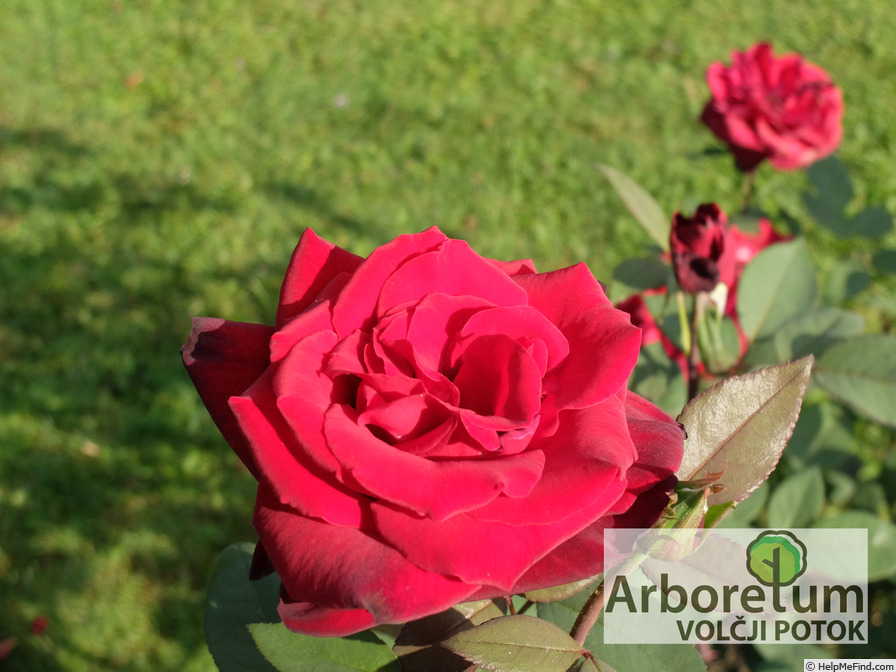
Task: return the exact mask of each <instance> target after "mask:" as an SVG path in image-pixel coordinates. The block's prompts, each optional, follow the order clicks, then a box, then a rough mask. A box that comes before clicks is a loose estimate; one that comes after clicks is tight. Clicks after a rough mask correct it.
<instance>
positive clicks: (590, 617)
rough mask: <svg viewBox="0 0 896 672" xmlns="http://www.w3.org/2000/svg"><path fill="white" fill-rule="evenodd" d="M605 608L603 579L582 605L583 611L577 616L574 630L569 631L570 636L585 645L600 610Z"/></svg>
mask: <svg viewBox="0 0 896 672" xmlns="http://www.w3.org/2000/svg"><path fill="white" fill-rule="evenodd" d="M603 608H604V582H603V581H601V582H600V585H598V587H597V590H595V591H594V592H593V593H591V596H590V597H589V598H588V601H587V602H585V606H584V607H582V611H580V612H579V615H578V617H577V618H576V622H575V625H573V626H572V630H570V632H569V634H570V636H571V637H572V638H573V639H574V640H576V641H577V642H578V643H579V644H581V645H582V646H584V645H585V640H586V639H587V638H588V633H590V632H591V628H593V627H594V624H595V623H597V619H598V618H599V617H600V612H601V610H602V609H603Z"/></svg>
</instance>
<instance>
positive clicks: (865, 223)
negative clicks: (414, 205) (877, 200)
mask: <svg viewBox="0 0 896 672" xmlns="http://www.w3.org/2000/svg"><path fill="white" fill-rule="evenodd" d="M849 228H850V229H851V231H852V234H853V235H854V236H865V237H866V238H882V237H884V236H885V235H887V234H888V233H890V231H892V230H893V216H892V215H891V214H890V212H889V210H887V209H886V208H884V207H881V206H879V205H873V206H871V207H870V208H865V209H864V210H862V211H861V212H859V213H858V214H856V216H855V217H853V218H852V219H851V220H850V222H849Z"/></svg>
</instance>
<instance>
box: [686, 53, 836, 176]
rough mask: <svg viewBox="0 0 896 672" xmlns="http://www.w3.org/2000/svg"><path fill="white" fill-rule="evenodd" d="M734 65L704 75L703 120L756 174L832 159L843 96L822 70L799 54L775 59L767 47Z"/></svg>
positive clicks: (717, 66)
mask: <svg viewBox="0 0 896 672" xmlns="http://www.w3.org/2000/svg"><path fill="white" fill-rule="evenodd" d="M731 58H732V64H731V66H730V67H725V66H724V65H723V64H721V63H713V64H712V65H711V66H709V69H708V70H707V72H706V81H707V83H708V84H709V88H710V90H711V91H712V99H711V100H710V101H709V102H708V103H707V104H706V107H705V108H704V109H703V114H702V116H701V117H700V119H701V121H703V123H704V124H706V125H707V126H708V127H709V129H710V130H711V131H712V132H713V133H714V134H715V135H716V136H717V137H718V138H719V139H720V140H722V141H723V142H724V143H725V144H727V145H728V147H729V149H730V150H731V152H732V153H733V154H734V158H735V162H736V163H737V167H738V168H740V169H741V170H743V171H750V170H753V169H754V168H755V167H756V166H757V165H759V163H761V162H762V160H763V159H766V158H767V159H769V161H771V164H772V165H773V166H774V167H775V168H777V169H779V170H795V169H798V168H805V167H806V166H809V165H811V164H812V163H814V162H815V161H818V160H819V159H822V158H824V157H825V156H828V155H829V154H831V153H832V152H833V151H834V150H835V149H836V148H837V145H839V144H840V138H841V136H842V135H843V129H842V127H841V124H840V122H841V119H842V117H843V96H842V93H841V91H840V89H839V88H837V87H836V86H834V84H833V83H832V82H831V78H830V77H829V76H828V74H827V73H826V72H825V71H824V70H822V69H821V68H819V67H817V66H815V65H812V64H811V63H807V62H806V61H804V60H803V59H802V57H801V56H799V55H798V54H786V55H784V56H781V57H779V58H776V57H775V56H774V54H773V53H772V48H771V46H769V45H768V44H757V45H755V46H753V47H751V48H750V49H748V50H747V51H745V52H743V53H741V52H737V51H735V52H733V53H732V55H731Z"/></svg>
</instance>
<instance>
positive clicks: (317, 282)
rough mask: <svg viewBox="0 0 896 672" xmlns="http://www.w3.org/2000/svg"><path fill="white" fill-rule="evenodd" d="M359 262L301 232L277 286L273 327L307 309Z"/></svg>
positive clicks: (332, 246) (306, 232)
mask: <svg viewBox="0 0 896 672" xmlns="http://www.w3.org/2000/svg"><path fill="white" fill-rule="evenodd" d="M362 261H363V260H362V259H361V257H359V256H357V255H355V254H352V253H351V252H346V251H345V250H343V249H342V248H341V247H337V246H336V245H334V244H333V243H330V242H327V241H326V240H323V239H322V238H319V237H318V236H317V234H315V233H314V231H312V230H311V229H305V233H303V234H302V237H301V238H300V239H299V244H298V245H297V246H296V249H295V251H294V252H293V254H292V259H290V261H289V266H288V268H287V269H286V277H285V278H284V279H283V284H282V285H281V286H280V301H279V303H278V306H277V326H278V327H281V326H283V325H284V324H285V323H286V322H288V321H289V320H291V319H292V318H294V317H295V316H296V315H298V314H299V313H301V312H302V311H304V310H305V309H306V308H308V306H310V305H311V303H312V302H313V301H314V299H315V298H316V297H317V295H318V294H319V293H320V292H321V290H322V289H323V288H324V287H326V286H327V284H328V283H329V282H330V281H331V280H332V279H333V278H334V277H335V276H336V275H338V274H340V273H353V272H354V271H355V269H356V268H357V267H358V265H359V264H360V263H361V262H362Z"/></svg>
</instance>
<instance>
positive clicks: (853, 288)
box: [824, 259, 871, 306]
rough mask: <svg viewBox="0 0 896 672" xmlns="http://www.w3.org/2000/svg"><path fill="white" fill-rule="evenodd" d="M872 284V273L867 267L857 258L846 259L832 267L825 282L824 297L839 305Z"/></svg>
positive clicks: (834, 304)
mask: <svg viewBox="0 0 896 672" xmlns="http://www.w3.org/2000/svg"><path fill="white" fill-rule="evenodd" d="M870 284H871V275H870V274H869V273H868V271H867V270H865V267H864V266H863V265H862V264H860V263H859V262H858V261H856V260H855V259H845V260H843V261H840V262H838V263H836V264H835V265H834V267H833V269H831V274H830V275H829V276H828V279H827V282H825V283H824V299H825V301H827V302H828V303H829V304H831V305H833V306H838V305H840V304H842V303H844V302H845V301H847V300H849V299H851V298H852V297H854V296H855V295H856V294H859V293H860V292H863V291H864V290H866V289H867V288H868V286H869V285H870Z"/></svg>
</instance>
